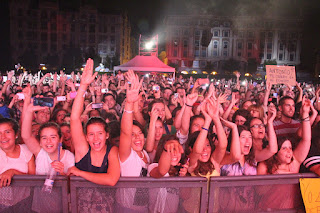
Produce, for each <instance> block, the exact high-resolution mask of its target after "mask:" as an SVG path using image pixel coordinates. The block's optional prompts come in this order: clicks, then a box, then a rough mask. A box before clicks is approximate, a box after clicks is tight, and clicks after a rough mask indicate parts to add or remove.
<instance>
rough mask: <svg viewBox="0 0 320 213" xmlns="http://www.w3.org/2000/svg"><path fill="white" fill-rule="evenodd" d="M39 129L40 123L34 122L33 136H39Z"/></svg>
mask: <svg viewBox="0 0 320 213" xmlns="http://www.w3.org/2000/svg"><path fill="white" fill-rule="evenodd" d="M39 129H40V125H39V124H33V125H32V129H31V131H32V136H33V137H35V138H36V137H37V136H38V134H39Z"/></svg>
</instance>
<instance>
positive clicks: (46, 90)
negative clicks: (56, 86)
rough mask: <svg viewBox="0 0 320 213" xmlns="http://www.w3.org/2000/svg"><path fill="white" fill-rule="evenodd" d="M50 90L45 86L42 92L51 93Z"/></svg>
mask: <svg viewBox="0 0 320 213" xmlns="http://www.w3.org/2000/svg"><path fill="white" fill-rule="evenodd" d="M49 89H50V88H49V86H43V87H42V92H43V93H45V92H49Z"/></svg>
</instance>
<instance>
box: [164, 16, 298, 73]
mask: <svg viewBox="0 0 320 213" xmlns="http://www.w3.org/2000/svg"><path fill="white" fill-rule="evenodd" d="M164 22H165V26H166V51H167V55H168V60H169V64H175V65H177V66H178V67H179V70H180V71H182V70H186V71H192V70H195V71H197V72H198V73H199V72H201V71H203V70H207V71H213V70H214V71H218V72H224V64H225V63H227V62H228V60H230V59H231V60H235V61H238V62H239V64H240V70H241V71H243V72H245V71H247V69H248V61H250V60H251V61H256V63H257V64H258V65H262V64H263V63H264V62H265V61H266V60H275V61H276V62H277V64H278V65H298V64H300V52H301V36H302V33H301V23H302V20H300V19H298V18H296V19H284V18H281V19H276V18H257V17H232V16H230V17H215V16H207V15H203V16H167V17H166V18H165V21H164Z"/></svg>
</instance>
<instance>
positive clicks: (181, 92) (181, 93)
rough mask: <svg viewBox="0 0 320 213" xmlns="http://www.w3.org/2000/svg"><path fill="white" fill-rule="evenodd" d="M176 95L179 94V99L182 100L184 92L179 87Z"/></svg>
mask: <svg viewBox="0 0 320 213" xmlns="http://www.w3.org/2000/svg"><path fill="white" fill-rule="evenodd" d="M177 93H178V94H179V96H180V98H183V97H184V93H185V91H184V89H183V88H181V87H179V89H177Z"/></svg>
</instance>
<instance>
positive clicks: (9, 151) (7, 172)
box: [0, 118, 35, 211]
mask: <svg viewBox="0 0 320 213" xmlns="http://www.w3.org/2000/svg"><path fill="white" fill-rule="evenodd" d="M18 129H19V125H18V123H17V122H16V121H15V120H12V119H9V118H1V119H0V188H2V187H5V186H9V185H10V184H11V179H12V177H13V176H14V175H23V174H35V162H34V156H33V154H32V153H31V152H30V151H29V149H28V148H27V146H26V145H24V144H16V138H17V137H18ZM28 196H30V188H29V187H13V188H11V187H10V188H9V187H8V188H4V189H2V190H0V197H1V198H2V199H1V200H0V211H3V210H4V209H6V208H8V207H10V206H13V205H15V204H16V203H18V202H19V201H21V200H23V199H25V198H27V197H28ZM3 198H5V199H3Z"/></svg>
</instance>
